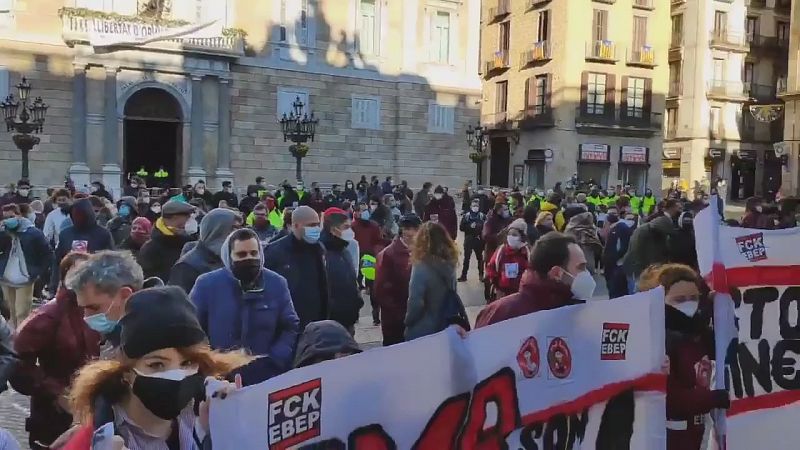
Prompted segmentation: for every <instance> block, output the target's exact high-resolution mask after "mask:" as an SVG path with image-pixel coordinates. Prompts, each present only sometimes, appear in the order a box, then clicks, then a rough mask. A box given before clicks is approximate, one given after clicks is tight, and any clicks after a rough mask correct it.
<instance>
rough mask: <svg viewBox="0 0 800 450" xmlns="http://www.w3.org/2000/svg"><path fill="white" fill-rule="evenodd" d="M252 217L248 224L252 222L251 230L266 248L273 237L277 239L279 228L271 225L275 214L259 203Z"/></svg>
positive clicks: (275, 211)
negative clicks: (271, 219)
mask: <svg viewBox="0 0 800 450" xmlns="http://www.w3.org/2000/svg"><path fill="white" fill-rule="evenodd" d="M273 202H274V199H273ZM273 204H274V203H273ZM273 211H274V213H275V214H274V215H275V216H278V213H277V209H274V210H273ZM251 215H252V221H249V220H248V222H251V224H250V229H252V230H253V231H255V232H256V234H257V235H258V239H259V241H260V242H261V245H262V246H264V247H266V245H267V244H268V243H269V241H270V240H271V239H272V238H273V237H275V235H276V234H278V228H277V227H275V226H274V225H273V224H272V223H270V218H271V216H272V215H273V214H272V212H269V211H268V210H267V206H265V205H264V204H261V203H259V204H258V205H256V207H255V209H253V212H252V214H251ZM248 219H249V218H248ZM282 221H283V220H281V222H282ZM201 226H202V224H201Z"/></svg>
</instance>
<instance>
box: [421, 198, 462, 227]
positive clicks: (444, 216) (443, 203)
mask: <svg viewBox="0 0 800 450" xmlns="http://www.w3.org/2000/svg"><path fill="white" fill-rule="evenodd" d="M422 221H423V222H428V221H430V222H437V223H440V224H442V226H443V227H444V229H445V230H447V234H449V235H450V239H455V238H456V237H457V235H456V232H457V230H458V217H457V215H456V209H455V203H453V200H452V198H450V197H449V196H447V194H446V193H445V191H444V188H443V187H442V186H436V189H434V190H433V199H432V200H431V201H430V202H428V204H427V205H425V215H424V216H423V217H422Z"/></svg>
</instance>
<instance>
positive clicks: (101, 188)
mask: <svg viewBox="0 0 800 450" xmlns="http://www.w3.org/2000/svg"><path fill="white" fill-rule="evenodd" d="M91 190H92V195H94V196H95V197H101V198H105V199H108V201H110V202H111V203H114V196H113V195H111V193H110V192H108V191H107V190H106V185H104V184H103V183H101V182H99V181H93V182H92V187H91Z"/></svg>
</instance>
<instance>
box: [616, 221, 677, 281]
mask: <svg viewBox="0 0 800 450" xmlns="http://www.w3.org/2000/svg"><path fill="white" fill-rule="evenodd" d="M674 233H675V225H674V224H673V223H672V219H670V218H669V217H667V216H661V217H658V218H656V219H654V220H653V221H651V222H647V223H644V224H642V225H640V226H639V227H637V228H636V230H635V231H634V232H633V235H632V236H631V240H630V244H629V246H628V253H627V254H626V255H625V259H624V260H623V267H624V268H625V273H626V274H628V275H632V276H634V277H636V278H638V277H639V274H640V273H642V272H643V271H644V269H646V268H648V267H650V266H651V265H652V264H660V263H665V262H667V261H668V260H669V258H668V255H669V246H670V238H671V236H672V235H673V234H674Z"/></svg>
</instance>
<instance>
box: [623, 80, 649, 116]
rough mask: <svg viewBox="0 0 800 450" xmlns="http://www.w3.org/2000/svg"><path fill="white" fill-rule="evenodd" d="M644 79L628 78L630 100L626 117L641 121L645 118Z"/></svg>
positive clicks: (645, 81)
mask: <svg viewBox="0 0 800 450" xmlns="http://www.w3.org/2000/svg"><path fill="white" fill-rule="evenodd" d="M646 83H647V80H645V79H644V78H634V77H630V78H628V86H627V89H628V99H627V105H628V106H627V108H626V111H625V115H626V116H627V117H635V118H637V119H641V118H642V117H644V100H645V84H646Z"/></svg>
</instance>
